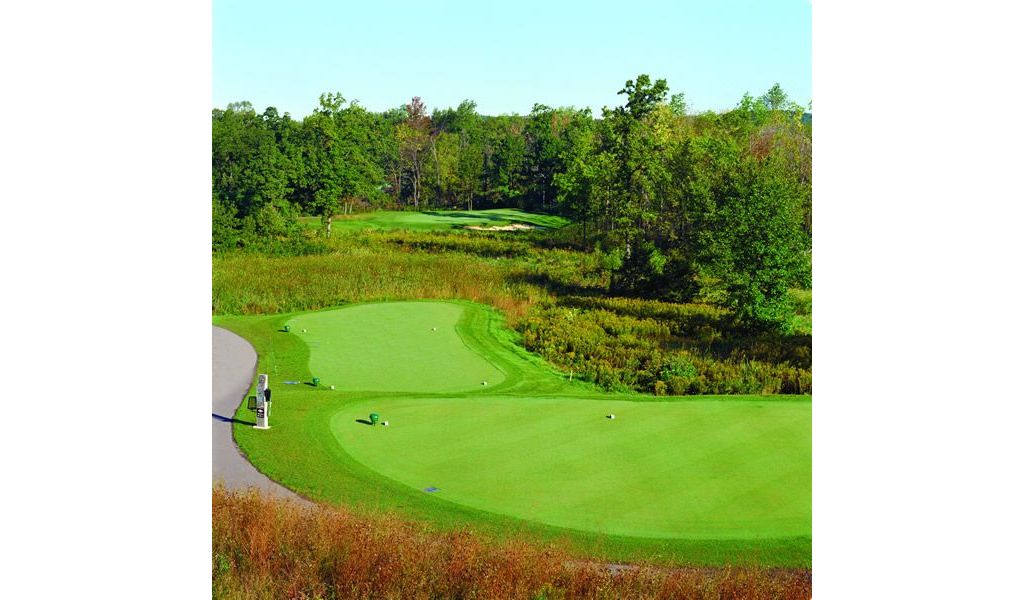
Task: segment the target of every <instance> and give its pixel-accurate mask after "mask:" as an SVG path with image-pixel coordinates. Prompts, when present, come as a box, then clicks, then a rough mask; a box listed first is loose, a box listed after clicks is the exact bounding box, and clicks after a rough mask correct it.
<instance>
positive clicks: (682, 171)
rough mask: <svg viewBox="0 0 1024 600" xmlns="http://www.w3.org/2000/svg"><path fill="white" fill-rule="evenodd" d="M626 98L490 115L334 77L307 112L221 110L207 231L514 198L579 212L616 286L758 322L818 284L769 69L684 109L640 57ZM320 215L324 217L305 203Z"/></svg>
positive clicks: (591, 247)
mask: <svg viewBox="0 0 1024 600" xmlns="http://www.w3.org/2000/svg"><path fill="white" fill-rule="evenodd" d="M619 94H620V95H621V96H622V97H623V103H622V104H621V105H620V106H618V107H615V108H605V109H603V110H602V112H601V115H600V116H599V117H595V116H594V115H592V114H591V111H590V110H589V109H584V110H579V109H575V108H572V107H564V108H552V107H549V106H544V105H540V104H537V105H534V107H533V110H532V111H531V112H530V114H529V115H525V116H520V115H500V116H485V115H481V114H479V113H478V112H477V110H476V105H475V103H474V102H472V101H470V100H466V101H464V102H462V103H461V104H460V105H459V106H458V107H456V108H444V109H434V110H433V111H432V112H428V109H427V106H426V105H425V104H424V102H423V100H422V99H420V98H418V97H415V98H412V99H411V101H410V102H409V103H408V104H406V105H404V106H402V107H399V108H395V109H392V110H389V111H386V112H381V113H377V112H372V111H369V110H366V109H365V108H363V107H362V106H360V105H359V104H358V103H355V102H347V101H346V100H345V98H344V97H343V96H342V95H341V94H338V93H332V94H324V95H322V96H321V97H320V99H319V106H318V107H317V108H316V110H314V111H313V112H312V114H310V115H309V116H307V117H305V118H303V119H302V120H295V119H292V118H291V117H290V116H289V115H288V114H287V113H285V114H283V115H282V114H279V112H278V111H277V109H275V108H273V107H270V108H267V109H266V110H265V111H264V112H263V113H257V112H256V111H255V110H254V109H253V107H252V106H251V105H250V104H249V103H248V102H240V103H234V104H230V105H229V106H227V107H226V108H225V109H223V110H221V109H215V110H214V111H213V249H214V251H215V252H216V253H218V254H231V253H234V252H239V251H241V252H253V251H255V252H268V251H272V252H274V253H282V252H283V253H288V254H313V253H316V252H318V251H320V250H319V249H320V248H322V247H323V246H322V245H321V244H320V243H318V240H323V239H326V237H327V236H330V233H331V223H332V220H334V219H335V218H338V216H339V215H345V214H350V213H353V212H361V211H366V210H373V209H382V208H388V209H402V210H426V209H431V210H432V209H439V208H443V209H455V208H457V209H462V210H473V209H478V208H492V207H517V208H522V209H526V210H531V211H539V212H551V213H557V214H561V215H564V216H566V217H568V218H570V219H572V220H573V222H574V225H573V226H572V227H571V228H570V229H571V231H572V235H571V236H562V238H563V241H564V242H565V243H571V244H573V245H574V246H575V247H576V248H578V249H584V250H587V251H589V252H592V253H594V254H596V255H597V256H598V260H599V261H600V262H601V264H602V265H603V266H604V268H606V269H607V271H608V272H609V273H610V277H609V280H608V288H609V289H608V291H609V292H610V293H611V294H612V295H615V296H632V297H644V298H655V299H660V300H667V301H671V302H688V301H692V300H693V299H694V298H697V297H700V298H705V299H706V298H715V299H716V302H717V303H719V304H721V305H722V306H724V307H726V308H728V309H730V311H731V313H732V314H733V315H734V316H735V318H736V320H737V322H738V323H740V324H742V326H743V327H745V328H747V329H748V330H751V331H757V330H762V331H765V330H774V329H779V328H782V327H784V325H785V323H787V319H788V317H789V316H791V313H792V311H791V307H790V303H791V301H790V294H789V290H790V289H791V288H809V287H810V249H811V126H810V119H809V115H808V114H805V112H804V110H803V108H802V107H800V106H799V105H797V104H796V103H793V102H791V101H790V100H789V99H788V97H787V95H786V93H785V92H784V91H783V90H782V89H781V88H780V87H779V86H778V85H775V86H773V87H772V88H771V89H770V90H768V91H767V92H766V93H764V94H763V95H762V96H760V97H756V98H755V97H753V96H751V95H749V94H747V95H744V97H743V98H742V99H741V100H740V101H739V103H738V104H737V106H736V107H735V108H734V109H732V110H729V111H726V112H721V113H715V112H704V113H699V114H691V113H690V112H688V110H687V105H686V101H685V96H684V95H683V94H681V93H677V94H672V95H670V94H669V88H668V84H667V82H666V81H665V80H663V79H658V80H656V81H652V80H651V78H650V77H649V76H647V75H639V76H638V77H637V78H636V80H635V81H634V80H630V81H627V82H626V83H625V86H624V87H623V88H622V89H621V90H620V92H619ZM300 216H318V217H319V218H320V220H321V223H322V227H321V228H320V229H319V231H311V230H310V229H309V228H303V227H300V225H299V221H298V217H300Z"/></svg>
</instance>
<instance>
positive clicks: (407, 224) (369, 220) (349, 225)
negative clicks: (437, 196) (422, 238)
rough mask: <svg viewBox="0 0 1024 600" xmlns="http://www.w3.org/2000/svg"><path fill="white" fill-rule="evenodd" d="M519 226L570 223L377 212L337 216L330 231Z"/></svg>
mask: <svg viewBox="0 0 1024 600" xmlns="http://www.w3.org/2000/svg"><path fill="white" fill-rule="evenodd" d="M302 222H303V224H305V225H306V226H307V227H321V223H320V219H319V217H304V218H303V219H302ZM514 223H520V224H524V225H533V226H534V227H544V228H558V227H563V226H565V225H566V224H568V223H569V221H568V220H567V219H565V218H563V217H558V216H554V215H543V214H536V213H528V212H525V211H521V210H517V209H514V208H494V209H488V210H473V211H460V210H431V211H424V212H414V211H396V210H379V211H374V212H369V213H361V214H355V215H347V216H339V217H337V218H336V219H335V221H334V223H333V224H332V226H331V227H332V228H333V229H336V230H340V231H352V230H361V229H408V230H414V231H436V230H445V229H458V228H464V227H468V226H476V227H497V226H504V225H511V224H514Z"/></svg>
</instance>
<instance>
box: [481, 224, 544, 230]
mask: <svg viewBox="0 0 1024 600" xmlns="http://www.w3.org/2000/svg"><path fill="white" fill-rule="evenodd" d="M536 228H537V226H536V225H527V224H526V223H512V224H509V225H495V226H494V227H481V226H480V225H468V226H467V227H466V229H472V230H473V231H523V230H525V229H536Z"/></svg>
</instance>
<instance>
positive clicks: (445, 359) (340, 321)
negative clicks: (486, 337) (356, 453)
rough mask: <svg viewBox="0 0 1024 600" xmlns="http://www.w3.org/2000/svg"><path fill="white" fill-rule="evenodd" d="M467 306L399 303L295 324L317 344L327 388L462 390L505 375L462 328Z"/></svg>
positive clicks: (308, 317)
mask: <svg viewBox="0 0 1024 600" xmlns="http://www.w3.org/2000/svg"><path fill="white" fill-rule="evenodd" d="M462 315H463V307H461V306H459V305H457V304H450V303H447V302H391V303H386V304H362V305H358V306H353V307H350V308H343V309H337V310H328V311H323V312H315V313H308V314H304V315H300V316H297V317H294V318H292V319H291V320H289V321H288V325H289V326H290V327H291V331H292V333H294V334H296V335H298V336H301V338H302V340H303V341H304V342H305V343H306V345H307V346H308V347H309V370H310V373H312V374H313V376H315V377H319V378H320V382H321V385H325V386H330V385H334V386H336V387H337V388H338V389H344V390H360V391H381V392H457V391H466V390H471V389H476V388H479V387H484V382H487V385H496V384H499V383H501V382H502V381H503V380H504V379H505V376H504V374H502V372H501V371H499V370H498V369H497V368H496V367H495V366H494V365H492V364H491V363H489V362H488V361H487V360H485V359H484V358H483V357H482V356H480V355H479V354H477V353H476V352H473V351H472V350H470V348H469V347H468V346H467V345H466V343H465V342H464V341H463V339H462V337H461V336H460V335H459V333H458V330H457V325H458V323H459V320H460V319H461V318H462Z"/></svg>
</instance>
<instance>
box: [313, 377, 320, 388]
mask: <svg viewBox="0 0 1024 600" xmlns="http://www.w3.org/2000/svg"><path fill="white" fill-rule="evenodd" d="M318 385H320V378H319V377H314V378H313V386H314V387H316V386H318Z"/></svg>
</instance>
